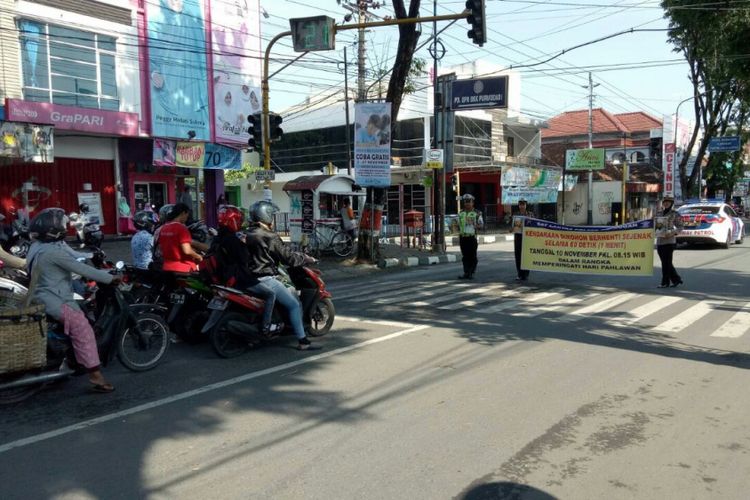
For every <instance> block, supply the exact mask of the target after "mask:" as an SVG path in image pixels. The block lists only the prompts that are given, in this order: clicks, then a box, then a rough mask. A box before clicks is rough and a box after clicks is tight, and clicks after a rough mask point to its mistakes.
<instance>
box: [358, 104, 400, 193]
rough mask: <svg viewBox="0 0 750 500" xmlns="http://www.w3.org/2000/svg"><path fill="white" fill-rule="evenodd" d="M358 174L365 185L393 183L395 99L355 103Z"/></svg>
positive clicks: (361, 183) (362, 184)
mask: <svg viewBox="0 0 750 500" xmlns="http://www.w3.org/2000/svg"><path fill="white" fill-rule="evenodd" d="M354 124H355V125H354V127H355V129H354V130H355V131H354V176H355V178H356V182H357V184H359V185H360V186H363V187H388V186H390V185H391V103H389V102H382V103H357V104H355V105H354Z"/></svg>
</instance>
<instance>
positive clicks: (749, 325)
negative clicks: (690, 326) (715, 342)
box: [711, 302, 750, 339]
mask: <svg viewBox="0 0 750 500" xmlns="http://www.w3.org/2000/svg"><path fill="white" fill-rule="evenodd" d="M748 329H750V302H748V303H746V304H745V305H744V307H743V308H742V309H740V310H739V311H737V312H736V313H734V314H733V315H732V317H731V318H729V320H727V321H726V322H725V323H724V324H723V325H721V327H720V328H719V329H718V330H716V331H714V332H713V333H712V334H711V336H712V337H724V338H730V339H736V338H737V337H742V336H743V335H744V334H745V332H747V331H748Z"/></svg>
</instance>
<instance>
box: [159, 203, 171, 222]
mask: <svg viewBox="0 0 750 500" xmlns="http://www.w3.org/2000/svg"><path fill="white" fill-rule="evenodd" d="M173 206H174V204H171V205H163V206H162V207H161V208H160V209H159V221H161V222H162V224H163V223H165V222H167V220H168V219H169V213H170V212H171V211H172V207H173Z"/></svg>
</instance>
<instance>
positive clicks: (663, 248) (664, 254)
mask: <svg viewBox="0 0 750 500" xmlns="http://www.w3.org/2000/svg"><path fill="white" fill-rule="evenodd" d="M656 216H657V217H661V218H662V220H663V221H664V222H663V223H664V226H665V229H666V230H665V231H664V233H663V234H661V235H660V236H658V237H657V238H656V253H657V254H659V260H661V284H659V285H658V287H657V288H667V287H669V286H672V287H676V286H678V285H681V284H682V278H681V277H680V275H679V274H677V269H675V268H674V264H672V257H673V255H674V251H675V249H676V248H677V235H678V234H679V233H680V231H682V217H680V214H679V213H677V211H676V210H674V197H673V196H665V197H664V198H663V199H662V201H661V210H659V213H658V214H657V215H656Z"/></svg>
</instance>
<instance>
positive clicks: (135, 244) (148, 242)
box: [130, 229, 154, 269]
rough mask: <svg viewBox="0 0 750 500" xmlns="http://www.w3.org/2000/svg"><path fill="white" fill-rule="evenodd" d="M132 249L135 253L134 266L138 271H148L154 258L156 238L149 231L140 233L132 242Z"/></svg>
mask: <svg viewBox="0 0 750 500" xmlns="http://www.w3.org/2000/svg"><path fill="white" fill-rule="evenodd" d="M130 249H131V251H132V252H133V265H134V266H135V267H137V268H138V269H148V265H149V264H151V260H152V259H153V257H154V236H153V235H152V234H151V233H149V232H148V231H146V230H145V229H144V230H141V231H138V232H137V233H136V234H135V236H133V239H132V240H130Z"/></svg>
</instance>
